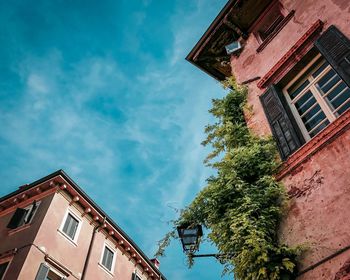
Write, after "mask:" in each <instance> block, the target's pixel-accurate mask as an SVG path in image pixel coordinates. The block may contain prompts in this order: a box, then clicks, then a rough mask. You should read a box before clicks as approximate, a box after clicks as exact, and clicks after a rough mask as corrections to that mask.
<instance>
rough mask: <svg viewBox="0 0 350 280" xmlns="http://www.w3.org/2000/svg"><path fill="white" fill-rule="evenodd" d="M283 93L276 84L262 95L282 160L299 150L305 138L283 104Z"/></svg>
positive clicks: (262, 101)
mask: <svg viewBox="0 0 350 280" xmlns="http://www.w3.org/2000/svg"><path fill="white" fill-rule="evenodd" d="M282 98H283V94H282V92H280V91H279V90H278V89H277V88H276V87H275V86H274V85H272V86H270V87H269V89H268V90H267V91H266V92H265V93H264V94H263V95H261V96H260V101H261V103H262V105H263V108H264V111H265V115H266V117H267V120H268V122H269V124H270V128H271V131H272V134H273V136H274V138H275V140H276V142H277V147H278V150H279V153H280V155H281V158H282V160H285V159H286V158H287V157H288V156H289V155H291V154H292V153H293V152H294V151H295V150H297V149H298V148H299V147H300V146H301V144H302V142H304V140H303V139H302V138H301V136H300V135H301V133H300V132H299V130H298V128H297V126H296V124H295V120H294V118H292V114H291V112H290V111H289V108H288V107H287V106H286V108H287V110H286V108H285V107H284V106H283V103H284V102H282V101H284V100H283V99H282Z"/></svg>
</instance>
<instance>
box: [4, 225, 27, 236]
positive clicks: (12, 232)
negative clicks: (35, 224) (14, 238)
mask: <svg viewBox="0 0 350 280" xmlns="http://www.w3.org/2000/svg"><path fill="white" fill-rule="evenodd" d="M30 226H31V223H29V224H24V225H22V226H19V227H17V228H14V229H10V230H9V231H8V235H12V234H15V233H17V232H20V231H22V230H25V229H27V228H29V227H30Z"/></svg>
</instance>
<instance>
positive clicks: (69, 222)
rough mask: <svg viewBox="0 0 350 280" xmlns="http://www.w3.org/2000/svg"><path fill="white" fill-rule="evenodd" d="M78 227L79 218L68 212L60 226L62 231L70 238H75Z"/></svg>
mask: <svg viewBox="0 0 350 280" xmlns="http://www.w3.org/2000/svg"><path fill="white" fill-rule="evenodd" d="M78 228H79V220H78V218H76V217H75V216H74V215H73V214H72V213H70V212H68V213H67V215H66V219H65V222H64V224H63V227H62V232H63V233H65V235H66V236H68V237H69V238H70V239H72V240H74V241H75V240H76V239H77V231H78Z"/></svg>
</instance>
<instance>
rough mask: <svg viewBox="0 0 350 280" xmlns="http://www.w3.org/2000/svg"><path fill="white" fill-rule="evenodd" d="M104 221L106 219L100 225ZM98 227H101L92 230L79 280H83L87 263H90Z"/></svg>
mask: <svg viewBox="0 0 350 280" xmlns="http://www.w3.org/2000/svg"><path fill="white" fill-rule="evenodd" d="M105 221H106V217H104V219H103V223H102V224H104V223H105ZM100 227H101V225H97V226H95V227H94V229H93V231H92V236H91V240H90V245H89V249H88V252H87V254H86V259H85V263H84V267H83V271H82V273H81V280H84V279H85V275H86V271H87V268H88V265H89V261H90V256H91V251H92V248H93V246H94V242H95V235H96V233H97V232H98V229H99V228H100Z"/></svg>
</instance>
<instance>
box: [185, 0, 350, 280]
mask: <svg viewBox="0 0 350 280" xmlns="http://www.w3.org/2000/svg"><path fill="white" fill-rule="evenodd" d="M349 38H350V1H349V0H319V1H314V0H279V1H277V0H260V1H256V0H244V1H242V0H230V1H228V3H227V4H226V5H225V7H224V8H223V9H222V11H221V12H220V13H219V15H218V16H217V17H216V18H215V19H214V21H213V22H212V24H211V25H210V27H209V28H208V30H207V31H206V32H205V33H204V35H203V36H202V38H201V39H200V40H199V41H198V43H197V44H196V45H195V46H194V48H193V49H192V51H191V52H190V53H189V54H188V56H187V60H188V61H190V62H191V63H193V64H194V65H195V66H197V67H199V68H200V69H201V70H203V71H205V72H206V73H208V74H209V75H211V76H213V77H214V78H216V79H218V80H223V79H225V77H228V76H230V75H231V74H233V75H234V76H235V77H236V80H237V81H238V82H239V83H241V84H246V85H247V86H248V88H249V96H248V103H249V105H251V106H252V113H250V114H249V116H248V115H247V116H246V121H247V124H248V126H249V127H250V128H251V129H252V130H253V131H254V132H255V133H256V134H258V135H269V134H272V135H273V136H274V138H275V140H276V142H277V145H278V148H279V152H280V155H281V159H282V160H283V166H282V168H281V170H280V171H279V173H278V174H276V177H277V178H278V180H280V181H282V182H283V183H284V185H285V187H286V189H287V191H288V194H289V196H290V199H291V202H290V210H289V212H288V213H287V215H286V217H285V219H284V220H283V222H282V224H281V227H280V232H279V237H280V240H281V242H285V243H287V244H290V245H295V244H306V245H307V246H308V248H309V249H308V250H307V252H306V254H305V255H304V257H303V258H302V259H301V260H300V263H299V276H298V279H299V280H340V279H343V280H345V279H350V250H349V249H350V223H349V216H350V129H349V128H350V110H349V107H350V89H349V86H350V40H349Z"/></svg>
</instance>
